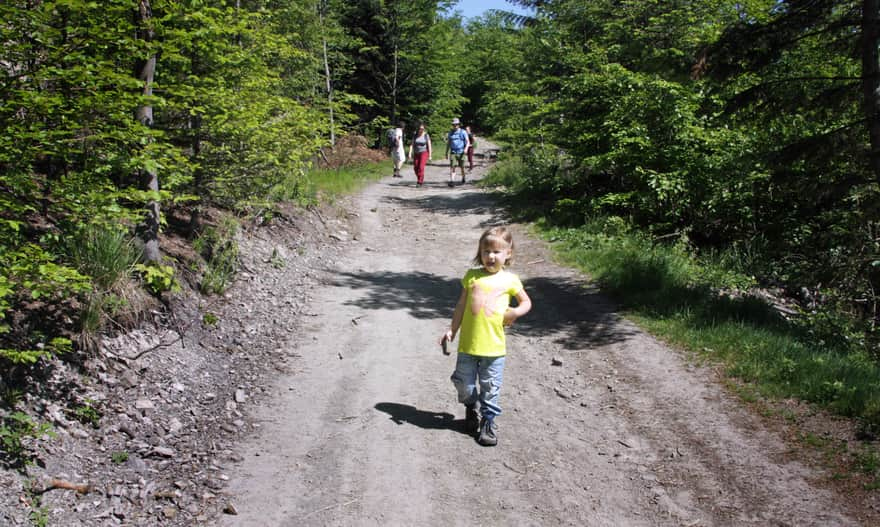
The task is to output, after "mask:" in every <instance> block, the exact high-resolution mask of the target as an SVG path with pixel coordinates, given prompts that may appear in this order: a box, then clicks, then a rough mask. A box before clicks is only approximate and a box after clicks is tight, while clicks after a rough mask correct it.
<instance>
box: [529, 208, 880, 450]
mask: <svg viewBox="0 0 880 527" xmlns="http://www.w3.org/2000/svg"><path fill="white" fill-rule="evenodd" d="M537 229H538V231H539V232H540V233H541V234H542V235H543V236H545V237H546V238H548V239H550V240H553V241H555V242H556V244H555V247H556V248H557V250H558V253H559V257H560V258H561V259H562V260H564V261H565V262H567V263H570V264H573V265H575V266H577V267H579V268H581V269H582V270H584V271H585V272H587V273H588V274H590V275H591V276H592V277H593V278H594V279H595V280H596V281H597V282H598V283H599V284H600V285H601V286H602V287H603V290H605V291H606V292H607V293H610V294H611V295H612V296H613V297H615V298H616V300H617V301H618V302H619V303H620V304H621V305H622V307H623V309H624V311H625V313H626V315H627V316H628V317H629V318H631V319H632V320H634V321H635V322H636V323H638V324H639V325H641V326H642V327H644V328H645V329H646V330H647V331H649V332H651V333H652V334H655V335H657V336H659V337H660V338H662V339H664V340H666V341H667V342H669V343H671V344H674V345H676V346H678V347H681V348H684V349H688V350H691V351H693V352H695V353H697V354H699V355H701V356H703V357H706V358H707V359H709V360H713V361H717V362H719V363H721V364H723V365H724V366H725V368H726V371H727V373H728V374H729V375H731V376H732V377H735V378H738V379H741V380H743V381H745V382H747V383H749V384H751V385H753V386H754V389H755V391H756V392H757V393H758V394H759V395H760V396H763V397H770V398H780V399H782V398H791V397H794V398H798V399H801V400H804V401H808V402H811V403H815V404H818V405H820V406H821V407H823V408H827V409H828V410H830V411H832V412H835V413H837V414H840V415H843V416H847V417H853V418H857V419H858V420H859V421H860V422H861V423H862V425H863V426H864V427H865V428H866V429H868V430H870V431H872V432H873V433H876V432H877V431H878V430H880V368H878V364H877V363H876V362H875V361H874V360H872V359H871V358H870V357H869V356H868V355H867V353H866V352H864V351H863V350H860V349H858V347H857V346H854V345H850V346H846V345H841V344H840V343H829V341H828V340H827V339H820V338H818V337H817V336H816V335H815V334H814V333H811V332H810V331H809V328H805V327H804V326H803V325H796V324H793V323H790V322H789V321H787V320H785V319H784V318H783V317H782V316H780V315H779V314H778V313H776V312H775V311H774V310H773V309H772V308H771V307H770V306H769V305H767V304H766V303H765V302H764V301H763V300H760V299H758V298H754V297H750V296H746V295H727V294H719V293H718V291H739V290H745V289H747V288H748V287H749V286H750V285H751V284H752V281H753V280H752V279H751V277H749V276H746V275H743V274H741V273H737V272H735V271H732V270H731V269H729V268H725V267H723V266H722V264H721V263H720V262H723V258H715V259H713V260H712V261H709V262H706V261H702V262H701V261H698V260H697V259H695V258H694V257H692V256H691V255H690V254H689V253H688V251H687V248H686V246H685V245H684V244H674V245H671V246H661V245H654V244H652V243H651V241H650V240H649V239H647V238H646V237H643V236H640V235H638V234H637V233H633V232H629V231H628V230H627V229H626V228H625V226H624V225H622V223H621V220H619V219H614V218H612V219H610V220H609V219H603V220H601V221H594V222H592V223H590V224H588V225H586V226H583V227H580V228H577V229H563V228H554V227H550V226H547V225H544V224H542V223H540V222H539V223H538V225H537Z"/></svg>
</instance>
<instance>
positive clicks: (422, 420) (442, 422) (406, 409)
mask: <svg viewBox="0 0 880 527" xmlns="http://www.w3.org/2000/svg"><path fill="white" fill-rule="evenodd" d="M375 408H376V410H379V411H380V412H385V413H386V414H388V415H389V416H391V420H392V421H394V422H395V423H397V424H399V425H402V424H404V423H407V424H411V425H414V426H417V427H419V428H424V429H426V430H452V431H453V432H459V433H462V434H466V435H469V434H467V432H466V431H465V429H464V419H455V416H453V415H452V414H451V413H449V412H428V411H425V410H419V409H418V408H416V407H414V406H410V405H408V404H400V403H377V404H376V406H375Z"/></svg>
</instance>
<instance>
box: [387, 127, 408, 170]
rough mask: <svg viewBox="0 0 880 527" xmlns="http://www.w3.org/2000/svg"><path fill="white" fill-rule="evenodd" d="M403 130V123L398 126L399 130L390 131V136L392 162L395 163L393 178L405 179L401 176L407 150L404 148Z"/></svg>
mask: <svg viewBox="0 0 880 527" xmlns="http://www.w3.org/2000/svg"><path fill="white" fill-rule="evenodd" d="M403 129H404V124H403V123H402V122H401V123H398V124H397V128H394V129H393V130H390V131H389V134H388V143H389V145H388V146H389V148H390V149H391V161H392V162H393V163H394V175H393V177H403V176H401V175H400V169H401V167H403V164H404V163H405V162H406V150H404V148H403Z"/></svg>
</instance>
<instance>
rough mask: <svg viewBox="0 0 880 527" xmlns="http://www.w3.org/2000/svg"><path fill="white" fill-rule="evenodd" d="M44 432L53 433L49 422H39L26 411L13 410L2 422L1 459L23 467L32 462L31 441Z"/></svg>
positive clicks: (0, 429)
mask: <svg viewBox="0 0 880 527" xmlns="http://www.w3.org/2000/svg"><path fill="white" fill-rule="evenodd" d="M44 434H50V435H52V434H53V433H52V427H51V426H50V425H49V424H46V423H42V424H38V423H36V422H34V420H33V419H31V417H30V416H28V415H27V414H25V413H22V412H13V413H11V414H9V415H8V416H6V417H4V418H3V420H2V422H0V444H2V445H3V449H2V455H0V459H2V461H3V462H4V463H5V464H7V465H9V466H12V467H18V468H22V467H24V466H26V465H28V464H30V463H31V462H32V455H33V452H32V451H31V450H30V443H31V442H32V441H33V440H35V439H37V438H39V437H40V436H42V435H44Z"/></svg>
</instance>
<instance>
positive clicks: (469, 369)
mask: <svg viewBox="0 0 880 527" xmlns="http://www.w3.org/2000/svg"><path fill="white" fill-rule="evenodd" d="M503 373H504V357H477V356H475V355H468V354H467V353H459V354H458V359H457V360H456V362H455V371H454V372H452V377H450V379H451V380H452V384H454V385H455V389H456V390H458V402H460V403H462V404H465V405H467V406H472V405H474V404H475V403H476V402H477V401H479V402H480V413H481V415H482V416H483V417H485V418H487V419H492V418H494V417H495V416H496V415H501V406H499V405H498V394H499V392H500V391H501V380H502V376H503ZM477 388H479V391H478V390H477Z"/></svg>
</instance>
